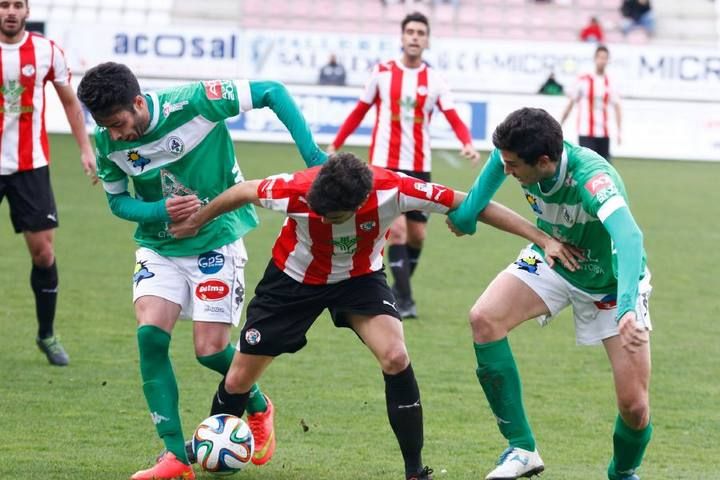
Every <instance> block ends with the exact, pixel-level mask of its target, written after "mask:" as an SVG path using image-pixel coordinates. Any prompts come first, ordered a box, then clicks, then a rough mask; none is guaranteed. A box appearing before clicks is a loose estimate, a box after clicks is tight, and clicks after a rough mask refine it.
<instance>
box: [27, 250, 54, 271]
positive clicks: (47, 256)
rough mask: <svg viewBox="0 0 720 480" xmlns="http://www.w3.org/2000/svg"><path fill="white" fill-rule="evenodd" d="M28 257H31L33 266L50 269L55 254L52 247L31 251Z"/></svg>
mask: <svg viewBox="0 0 720 480" xmlns="http://www.w3.org/2000/svg"><path fill="white" fill-rule="evenodd" d="M30 255H31V256H32V262H33V265H36V266H38V267H40V268H50V267H51V266H52V264H53V262H55V253H54V252H53V249H52V247H49V248H48V247H45V248H39V249H37V250H34V251H31V252H30Z"/></svg>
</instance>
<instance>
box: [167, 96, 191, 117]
mask: <svg viewBox="0 0 720 480" xmlns="http://www.w3.org/2000/svg"><path fill="white" fill-rule="evenodd" d="M187 104H188V101H187V100H183V101H182V102H177V103H170V102H165V103H163V106H162V113H163V117H165V118H167V117H169V116H170V114H171V113H173V112H179V111H180V110H182V109H183V107H184V106H185V105H187Z"/></svg>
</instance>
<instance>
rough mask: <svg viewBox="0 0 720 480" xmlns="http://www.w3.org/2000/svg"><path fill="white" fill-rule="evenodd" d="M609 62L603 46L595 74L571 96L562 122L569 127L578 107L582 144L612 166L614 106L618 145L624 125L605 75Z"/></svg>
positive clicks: (617, 100) (588, 75) (585, 77)
mask: <svg viewBox="0 0 720 480" xmlns="http://www.w3.org/2000/svg"><path fill="white" fill-rule="evenodd" d="M609 59H610V53H609V51H608V49H607V47H605V46H603V45H600V46H599V47H597V48H596V49H595V71H594V72H592V73H586V74H584V75H581V76H580V78H579V79H578V81H577V85H576V86H575V89H574V91H573V92H571V93H570V102H569V103H568V105H567V107H566V108H565V111H564V112H563V114H562V118H561V120H560V123H561V124H562V123H565V120H567V117H568V116H569V115H570V112H571V111H572V109H573V106H574V105H575V104H576V103H577V104H578V120H577V121H578V135H579V142H578V143H580V145H581V146H583V147H587V148H589V149H591V150H594V151H595V152H597V153H599V154H600V155H601V156H602V157H603V158H605V160H607V161H608V162H609V161H610V116H609V115H608V108H609V107H610V105H613V107H615V121H616V122H617V133H616V137H617V142H618V144H619V143H620V142H621V135H620V132H621V124H622V116H621V110H620V97H619V96H618V94H617V92H616V91H615V88H614V87H613V84H612V82H611V81H610V79H609V78H608V76H607V74H606V72H605V70H606V68H607V64H608V60H609Z"/></svg>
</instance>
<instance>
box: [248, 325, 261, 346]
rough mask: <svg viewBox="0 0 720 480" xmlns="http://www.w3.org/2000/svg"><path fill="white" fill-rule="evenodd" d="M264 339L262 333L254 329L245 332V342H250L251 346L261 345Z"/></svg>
mask: <svg viewBox="0 0 720 480" xmlns="http://www.w3.org/2000/svg"><path fill="white" fill-rule="evenodd" d="M261 338H262V335H260V332H258V331H257V330H255V329H254V328H251V329H250V330H248V331H247V332H245V341H246V342H248V344H250V345H257V344H258V343H260V339H261Z"/></svg>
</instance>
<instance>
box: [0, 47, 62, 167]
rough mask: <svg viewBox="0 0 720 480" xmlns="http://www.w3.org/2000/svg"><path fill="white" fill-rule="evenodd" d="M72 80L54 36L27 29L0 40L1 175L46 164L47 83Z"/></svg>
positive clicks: (47, 156)
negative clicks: (9, 40)
mask: <svg viewBox="0 0 720 480" xmlns="http://www.w3.org/2000/svg"><path fill="white" fill-rule="evenodd" d="M48 81H51V82H54V83H56V84H58V85H69V84H70V70H69V68H68V66H67V62H66V61H65V54H64V53H63V51H62V50H61V49H60V47H58V46H57V45H56V44H55V43H54V42H53V41H52V40H49V39H47V38H45V37H43V36H42V35H38V34H36V33H26V34H25V37H24V38H23V40H22V41H20V42H18V43H15V44H7V43H0V125H2V132H1V135H0V175H9V174H11V173H15V172H22V171H26V170H32V169H34V168H40V167H44V166H46V165H47V164H48V163H49V161H50V149H49V147H48V138H47V132H46V130H45V83H46V82H48Z"/></svg>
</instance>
